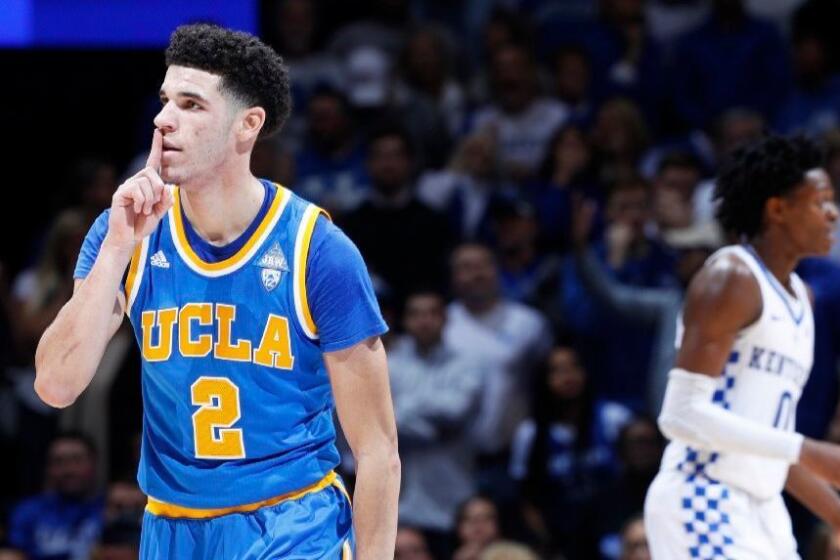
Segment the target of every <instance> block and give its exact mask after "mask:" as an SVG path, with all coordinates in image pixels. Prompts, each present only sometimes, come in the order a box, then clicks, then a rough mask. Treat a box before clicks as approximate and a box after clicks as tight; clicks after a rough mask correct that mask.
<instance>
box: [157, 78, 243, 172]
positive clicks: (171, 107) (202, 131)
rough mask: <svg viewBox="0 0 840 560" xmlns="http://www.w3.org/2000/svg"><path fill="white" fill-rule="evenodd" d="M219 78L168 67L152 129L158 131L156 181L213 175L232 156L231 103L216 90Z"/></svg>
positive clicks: (232, 119)
mask: <svg viewBox="0 0 840 560" xmlns="http://www.w3.org/2000/svg"><path fill="white" fill-rule="evenodd" d="M220 80H221V77H220V76H217V75H216V74H211V73H209V72H204V71H203V70H197V69H195V68H186V67H184V66H174V65H173V66H170V67H169V68H168V69H167V71H166V77H165V78H164V80H163V85H162V86H161V88H160V100H161V103H162V105H163V107H162V108H161V110H160V112H159V113H158V114H157V116H156V117H155V121H154V122H155V126H156V127H157V128H159V129H160V131H161V132H162V133H163V155H162V157H161V173H160V175H161V178H162V179H163V180H164V181H166V182H167V183H174V184H180V185H185V184H194V183H196V182H200V180H201V179H202V178H204V177H211V176H213V175H217V174H218V172H219V170H221V168H223V167H224V165H225V163H226V161H228V159H229V158H230V157H231V156H232V155H233V154H235V150H236V139H235V137H234V134H233V133H232V124H233V121H234V118H235V116H236V110H235V109H236V108H235V107H233V105H234V102H233V100H232V99H231V98H230V97H229V96H227V95H225V94H223V93H222V92H221V91H219V82H220Z"/></svg>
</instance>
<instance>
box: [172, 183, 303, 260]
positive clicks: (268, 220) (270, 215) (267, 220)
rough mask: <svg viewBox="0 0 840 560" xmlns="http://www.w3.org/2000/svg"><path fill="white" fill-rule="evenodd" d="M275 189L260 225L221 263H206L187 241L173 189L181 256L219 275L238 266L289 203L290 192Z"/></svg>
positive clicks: (178, 197) (177, 192)
mask: <svg viewBox="0 0 840 560" xmlns="http://www.w3.org/2000/svg"><path fill="white" fill-rule="evenodd" d="M276 187H277V194H276V195H275V196H274V200H273V201H272V202H271V206H270V207H269V209H268V212H266V213H265V216H263V219H262V221H261V222H260V225H259V226H257V229H256V230H254V233H253V234H251V237H250V238H249V239H248V241H246V242H245V244H244V245H243V246H242V247H241V248H240V249H239V250H238V251H237V252H236V253H235V254H234V255H231V256H230V257H228V258H227V259H225V260H223V261H219V262H212V263H209V262H206V261H204V260H203V259H202V258H201V257H199V256H198V254H196V252H195V251H194V250H193V248H192V246H191V245H190V242H189V240H188V239H187V234H186V231H185V229H184V222H183V218H182V212H181V189H179V188H178V187H175V188H174V189H173V192H172V195H173V204H172V210H171V212H172V219H173V224H174V229H175V232H174V233H175V235H176V236H177V242H178V245H179V246H180V247H179V248H180V249H181V251H180V253H181V255H182V256H183V257H184V258H186V259H187V260H189V262H190V264H191V265H193V266H194V267H195V268H198V269H199V270H201V271H204V272H216V273H219V272H223V271H226V270H227V269H229V268H233V267H236V266H237V265H240V264H241V263H242V261H244V260H245V259H246V258H248V257H249V256H251V255H252V253H253V250H254V249H255V247H256V245H257V244H259V243H260V242H261V241H262V240H263V238H264V236H265V234H266V232H267V230H268V228H269V227H270V225H271V224H274V223H276V219H275V218H277V217H279V214H280V213H282V212H283V209H284V208H285V207H286V203H287V202H288V201H289V198H291V192H290V191H289V190H287V189H284V188H283V187H281V186H280V185H276Z"/></svg>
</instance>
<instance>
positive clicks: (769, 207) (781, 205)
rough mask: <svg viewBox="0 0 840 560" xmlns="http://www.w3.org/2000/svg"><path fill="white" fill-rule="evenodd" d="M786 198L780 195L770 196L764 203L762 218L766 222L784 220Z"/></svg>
mask: <svg viewBox="0 0 840 560" xmlns="http://www.w3.org/2000/svg"><path fill="white" fill-rule="evenodd" d="M786 202H787V201H786V200H785V199H784V198H782V197H781V196H771V197H770V198H768V199H767V202H766V203H765V204H764V219H765V221H766V222H767V223H780V222H783V221H784V215H785V210H786V206H787V205H786Z"/></svg>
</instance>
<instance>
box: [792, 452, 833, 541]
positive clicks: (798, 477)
mask: <svg viewBox="0 0 840 560" xmlns="http://www.w3.org/2000/svg"><path fill="white" fill-rule="evenodd" d="M785 490H787V492H788V493H789V494H790V495H791V496H793V497H794V498H796V499H797V500H798V501H799V502H800V503H802V504H803V505H804V506H805V507H807V508H808V509H809V510H811V512H812V513H813V514H814V515H816V516H817V517H819V518H820V519H822V520H823V521H825V522H826V523H827V524H828V525H830V526H831V527H833V528H834V530H840V497H838V495H837V492H835V491H834V489H833V488H832V487H831V486H830V485H829V484H828V483H826V482H825V481H823V480H821V479H819V478H817V477H816V476H814V475H813V474H811V473H810V472H809V471H808V470H807V469H806V468H805V467H803V466H801V465H791V467H790V470H789V471H788V477H787V481H786V482H785Z"/></svg>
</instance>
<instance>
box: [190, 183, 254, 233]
mask: <svg viewBox="0 0 840 560" xmlns="http://www.w3.org/2000/svg"><path fill="white" fill-rule="evenodd" d="M264 197H265V187H263V185H262V183H260V182H259V180H258V179H257V178H256V177H254V176H253V175H252V174H251V173H250V171H247V170H246V172H245V173H237V174H232V175H229V176H225V175H220V176H218V177H213V178H211V179H209V180H207V181H204V182H203V183H202V184H201V186H200V187H198V188H194V189H193V188H186V189H185V188H182V189H181V202H182V204H183V207H184V213H185V214H186V216H187V219H188V220H189V222H190V224H191V225H192V227H193V229H195V231H196V233H198V235H200V236H201V237H202V239H204V240H205V241H207V242H208V243H211V244H213V245H219V246H222V245H227V244H228V243H230V242H232V241H234V240H235V239H236V238H238V237H239V236H240V235H242V233H243V232H244V231H245V230H246V229H248V226H249V225H251V222H253V221H254V218H255V217H256V216H257V213H258V212H259V211H260V207H261V206H262V203H263V199H264Z"/></svg>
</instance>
